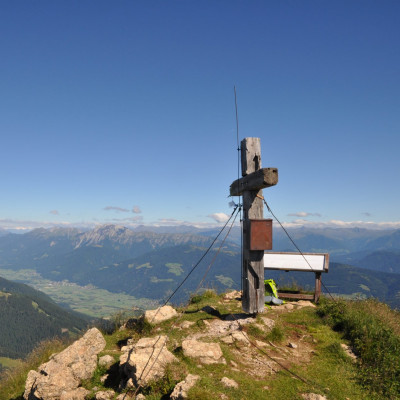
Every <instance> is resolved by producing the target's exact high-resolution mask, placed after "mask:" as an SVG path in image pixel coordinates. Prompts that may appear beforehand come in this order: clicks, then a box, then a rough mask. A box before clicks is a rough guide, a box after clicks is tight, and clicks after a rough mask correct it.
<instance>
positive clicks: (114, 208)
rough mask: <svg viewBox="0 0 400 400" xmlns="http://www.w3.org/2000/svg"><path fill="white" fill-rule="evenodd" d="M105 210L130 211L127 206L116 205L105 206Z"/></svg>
mask: <svg viewBox="0 0 400 400" xmlns="http://www.w3.org/2000/svg"><path fill="white" fill-rule="evenodd" d="M103 210H105V211H116V212H129V210H128V209H127V208H122V207H116V206H107V207H104V208H103Z"/></svg>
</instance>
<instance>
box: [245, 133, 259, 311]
mask: <svg viewBox="0 0 400 400" xmlns="http://www.w3.org/2000/svg"><path fill="white" fill-rule="evenodd" d="M241 152H242V154H241V155H242V175H243V176H246V175H249V174H251V173H253V172H256V171H258V170H259V169H261V146H260V139H259V138H245V139H243V140H242V142H241ZM258 196H260V197H258ZM263 210H264V205H263V201H262V189H260V190H245V191H243V260H242V279H243V282H242V284H243V285H242V287H243V296H242V308H243V311H244V312H246V313H250V314H254V313H260V312H263V311H264V292H265V289H264V250H257V251H252V250H250V220H252V219H263V214H264V212H263Z"/></svg>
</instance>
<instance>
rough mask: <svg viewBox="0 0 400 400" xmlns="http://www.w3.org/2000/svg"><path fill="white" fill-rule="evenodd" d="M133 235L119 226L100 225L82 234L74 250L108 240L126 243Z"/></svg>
mask: <svg viewBox="0 0 400 400" xmlns="http://www.w3.org/2000/svg"><path fill="white" fill-rule="evenodd" d="M132 236H134V233H133V232H132V231H131V230H130V229H128V228H126V227H124V226H121V225H112V224H109V225H100V226H98V227H96V228H94V229H93V230H91V231H89V232H86V233H84V234H83V235H82V236H81V237H80V239H79V241H78V243H77V245H76V248H78V247H81V246H93V245H96V244H99V243H101V242H104V241H105V240H110V241H112V242H122V243H126V242H128V241H129V240H131V238H132Z"/></svg>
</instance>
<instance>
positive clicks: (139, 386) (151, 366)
mask: <svg viewBox="0 0 400 400" xmlns="http://www.w3.org/2000/svg"><path fill="white" fill-rule="evenodd" d="M236 209H237V207H235V210H234V211H233V213H232V215H231V217H230V218H229V220H230V219H232V216H233V215H234V213H235V211H236ZM239 211H240V210H239ZM239 211H238V212H237V213H236V215H235V218H234V219H233V221H232V223H231V226H230V228H229V229H228V232H227V233H226V235H225V237H224V239H223V240H222V242H221V244H220V246H219V248H218V250H217V252H216V254H215V256H214V258H213V259H212V261H211V262H210V264H209V266H208V267H207V270H206V272H205V274H204V276H203V278H202V279H201V280H200V282H199V283H198V285H197V288H196V290H195V291H194V293H197V292H198V290H199V289H200V287H201V285H202V284H203V282H204V280H205V278H206V276H207V274H208V272H209V271H210V269H211V266H212V265H213V264H214V262H215V260H216V258H217V256H218V254H219V252H220V251H221V249H222V246H223V245H224V243H225V241H226V239H227V237H228V236H229V234H230V232H231V230H232V227H233V225H234V223H235V221H236V218H237V216H238V214H239ZM229 220H228V222H229ZM228 222H227V223H226V224H225V225H224V227H223V228H222V230H221V232H222V231H223V230H224V229H225V227H226V226H227V224H228ZM221 232H220V233H219V234H218V236H219V235H220V234H221ZM206 254H207V253H206ZM197 265H198V264H197ZM180 286H181V285H180ZM180 286H179V287H180ZM178 289H179V288H178ZM178 289H177V290H178ZM165 304H166V303H165ZM165 304H164V305H165ZM189 305H190V302H188V304H187V305H186V307H185V308H184V310H186V309H187V308H188V307H189ZM156 315H157V313H156ZM183 315H184V312H182V313H181V316H180V317H179V318H178V319H177V320H176V321H175V322H174V324H173V326H175V325H176V324H177V322H178V321H180V319H181V318H182V316H183ZM152 321H154V317H153V319H152ZM160 339H161V337H159V338H158V339H157V342H156V344H157V343H158V341H159V340H160ZM156 344H155V345H154V348H153V352H152V354H151V355H150V357H149V359H148V360H147V363H146V365H145V367H144V368H143V371H142V374H141V376H140V378H139V380H141V379H145V378H146V377H147V375H148V374H149V373H150V371H151V370H152V368H153V367H154V365H155V363H156V362H157V360H158V358H159V357H160V354H161V352H162V350H163V348H164V347H165V345H166V342H164V343H162V344H161V347H160V350H159V352H158V354H157V355H156V356H155V359H154V361H153V362H152V363H151V365H150V367H149V370H148V371H147V372H146V374H145V375H144V377H143V374H144V372H145V370H146V368H147V366H148V365H149V364H150V360H151V358H152V356H153V354H154V353H155V350H156V347H155V346H156ZM141 387H143V385H142V384H141V383H139V385H138V387H137V388H136V390H135V393H134V395H135V396H136V395H137V393H138V392H139V390H140V388H141Z"/></svg>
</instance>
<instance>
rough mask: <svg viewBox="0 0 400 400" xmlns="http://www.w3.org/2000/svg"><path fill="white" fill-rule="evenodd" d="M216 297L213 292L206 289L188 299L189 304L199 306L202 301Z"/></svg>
mask: <svg viewBox="0 0 400 400" xmlns="http://www.w3.org/2000/svg"><path fill="white" fill-rule="evenodd" d="M217 297H218V295H217V293H216V292H215V291H214V290H210V289H207V290H205V291H204V292H203V293H201V294H197V295H194V296H192V297H191V298H190V304H199V303H202V302H204V301H208V300H211V299H216V298H217Z"/></svg>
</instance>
